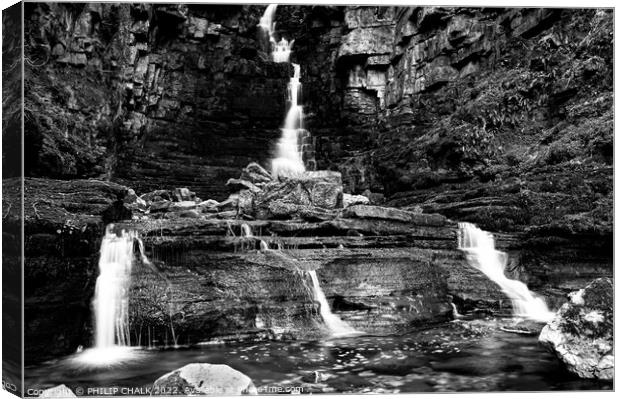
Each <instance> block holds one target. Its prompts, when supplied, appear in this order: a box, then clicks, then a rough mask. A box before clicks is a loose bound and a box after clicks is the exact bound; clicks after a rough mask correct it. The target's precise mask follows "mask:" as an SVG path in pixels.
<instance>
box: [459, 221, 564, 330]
mask: <svg viewBox="0 0 620 399" xmlns="http://www.w3.org/2000/svg"><path fill="white" fill-rule="evenodd" d="M458 248H459V249H460V250H461V251H463V252H464V253H465V255H466V258H467V262H468V263H469V265H470V266H471V267H473V268H475V269H477V270H480V271H481V272H482V273H484V274H485V275H486V276H487V277H488V278H490V279H491V280H492V281H493V282H495V283H496V284H497V285H499V286H500V288H501V289H502V291H503V292H504V293H505V294H506V295H507V296H508V298H510V300H511V302H512V307H513V313H514V314H515V315H518V316H522V317H526V318H528V319H532V320H537V321H545V322H546V321H549V320H550V319H551V318H553V316H554V314H553V312H550V311H549V309H548V308H547V305H546V304H545V301H544V300H543V299H542V298H540V297H537V296H535V294H534V293H532V292H531V291H530V290H529V289H528V288H527V286H526V285H525V284H523V283H522V282H520V281H518V280H511V279H509V278H507V277H506V276H505V275H504V269H505V267H506V262H507V260H508V254H506V253H505V252H502V251H498V250H496V249H495V240H494V238H493V235H492V234H491V233H489V232H486V231H484V230H481V229H479V228H477V227H476V226H475V225H473V224H471V223H459V234H458Z"/></svg>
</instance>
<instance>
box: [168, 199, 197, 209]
mask: <svg viewBox="0 0 620 399" xmlns="http://www.w3.org/2000/svg"><path fill="white" fill-rule="evenodd" d="M169 209H170V210H171V211H188V210H190V209H196V203H195V202H194V201H180V202H173V203H171V204H170V207H169Z"/></svg>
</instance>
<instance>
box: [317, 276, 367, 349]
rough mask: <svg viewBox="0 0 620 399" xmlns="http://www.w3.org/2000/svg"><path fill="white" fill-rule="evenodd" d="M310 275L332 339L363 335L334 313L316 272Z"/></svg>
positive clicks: (322, 315)
mask: <svg viewBox="0 0 620 399" xmlns="http://www.w3.org/2000/svg"><path fill="white" fill-rule="evenodd" d="M308 274H309V275H310V279H311V280H312V291H313V294H314V300H316V301H317V302H318V303H319V305H320V313H321V317H322V318H323V322H324V323H325V326H326V327H327V328H328V329H329V331H330V335H331V337H333V338H338V337H350V336H354V335H360V334H363V332H362V331H357V330H355V329H354V328H353V327H351V326H350V325H349V324H348V323H346V322H345V321H342V319H341V318H340V317H338V316H336V315H335V314H333V313H332V311H331V308H330V307H329V303H328V302H327V298H326V297H325V293H324V292H323V290H322V289H321V285H320V283H319V278H318V276H317V274H316V271H315V270H310V271H308Z"/></svg>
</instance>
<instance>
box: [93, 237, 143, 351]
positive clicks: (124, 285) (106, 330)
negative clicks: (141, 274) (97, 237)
mask: <svg viewBox="0 0 620 399" xmlns="http://www.w3.org/2000/svg"><path fill="white" fill-rule="evenodd" d="M113 228H114V225H108V227H107V228H106V233H105V236H104V237H103V240H102V241H101V254H100V257H99V277H97V282H96V285H95V298H94V299H93V309H94V312H95V329H96V333H95V347H96V348H110V347H113V346H115V345H117V344H118V345H120V346H128V345H129V344H130V342H129V298H128V295H127V292H128V290H129V282H130V276H131V266H132V262H133V243H134V239H135V238H136V237H135V234H134V233H127V232H125V231H123V232H122V235H121V236H120V237H118V236H117V235H116V234H115V233H114V231H113Z"/></svg>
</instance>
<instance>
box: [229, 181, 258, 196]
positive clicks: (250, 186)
mask: <svg viewBox="0 0 620 399" xmlns="http://www.w3.org/2000/svg"><path fill="white" fill-rule="evenodd" d="M226 185H227V186H228V187H230V189H231V190H232V191H233V192H237V191H240V190H246V189H247V190H250V191H251V192H253V193H259V192H260V191H261V189H260V188H258V187H257V186H256V185H254V183H252V182H250V181H248V180H243V179H228V181H227V182H226Z"/></svg>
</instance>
